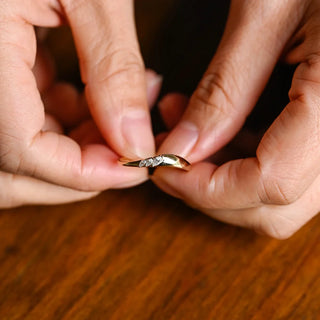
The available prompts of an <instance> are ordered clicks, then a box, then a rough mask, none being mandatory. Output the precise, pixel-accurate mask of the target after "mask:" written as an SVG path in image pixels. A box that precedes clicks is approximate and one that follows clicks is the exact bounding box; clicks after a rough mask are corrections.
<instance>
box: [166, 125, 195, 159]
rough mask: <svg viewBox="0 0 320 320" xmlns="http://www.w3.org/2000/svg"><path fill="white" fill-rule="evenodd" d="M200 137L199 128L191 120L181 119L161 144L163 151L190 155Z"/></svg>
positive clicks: (185, 155)
mask: <svg viewBox="0 0 320 320" xmlns="http://www.w3.org/2000/svg"><path fill="white" fill-rule="evenodd" d="M198 138H199V130H198V128H197V127H196V125H195V124H193V123H192V122H189V121H181V122H180V123H179V124H178V125H177V126H176V128H175V129H174V130H173V131H172V133H170V135H169V137H168V139H167V140H165V141H164V143H163V145H162V146H161V151H162V152H165V153H174V154H177V155H179V156H181V157H188V155H189V154H190V153H191V152H192V149H193V148H194V146H195V145H196V143H197V141H198Z"/></svg>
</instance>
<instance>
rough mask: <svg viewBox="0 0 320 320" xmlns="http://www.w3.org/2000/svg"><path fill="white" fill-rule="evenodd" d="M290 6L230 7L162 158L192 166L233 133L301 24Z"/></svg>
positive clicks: (236, 0)
mask: <svg viewBox="0 0 320 320" xmlns="http://www.w3.org/2000/svg"><path fill="white" fill-rule="evenodd" d="M296 2H297V1H296V0H294V1H291V2H290V3H287V2H278V1H276V0H272V1H268V5H264V3H265V2H263V1H245V2H244V1H240V0H234V1H232V4H231V9H230V14H229V18H228V22H227V26H226V30H225V33H224V36H223V39H222V41H221V43H220V46H219V48H218V50H217V53H216V54H215V56H214V59H213V60H212V62H211V64H210V66H209V68H208V70H207V72H206V73H205V75H204V77H203V79H202V80H201V82H200V84H199V86H198V88H197V89H196V91H195V93H194V94H193V96H192V98H191V101H190V104H189V107H188V108H187V110H186V112H185V114H184V116H183V117H182V119H181V121H180V122H179V124H178V125H177V126H176V128H175V129H174V130H173V132H172V133H171V134H170V135H169V137H168V139H167V140H166V141H165V142H164V144H163V145H162V147H161V151H162V152H170V153H171V152H172V153H176V154H180V155H181V156H184V157H186V158H188V159H189V161H191V162H195V161H198V160H201V159H204V158H206V157H207V156H209V155H210V154H212V153H214V152H216V151H217V150H218V149H220V148H221V147H222V146H223V145H225V144H226V143H227V142H228V141H230V139H231V138H232V137H233V136H234V135H235V134H236V133H237V132H238V131H239V129H240V127H241V126H242V125H243V123H244V121H245V119H246V117H247V115H248V114H249V112H250V111H251V110H252V108H253V106H254V105H255V103H256V101H257V99H258V97H259V95H260V94H261V92H262V90H263V88H264V87H265V85H266V83H267V81H268V78H269V76H270V74H271V72H272V70H273V68H274V65H275V63H276V62H277V60H278V58H279V56H280V55H281V52H282V50H283V48H284V46H285V44H286V41H287V40H288V38H289V37H290V35H291V34H292V33H293V31H294V30H295V28H296V26H297V24H298V22H299V21H300V19H301V16H302V14H303V10H304V6H303V5H301V6H298V7H299V10H298V12H297V10H296V8H297V4H296ZM279 21H281V23H279Z"/></svg>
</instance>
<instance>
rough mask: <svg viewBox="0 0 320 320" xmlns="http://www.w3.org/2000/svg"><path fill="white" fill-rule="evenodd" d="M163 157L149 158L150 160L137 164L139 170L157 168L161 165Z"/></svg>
mask: <svg viewBox="0 0 320 320" xmlns="http://www.w3.org/2000/svg"><path fill="white" fill-rule="evenodd" d="M163 161H164V160H163V157H162V156H156V157H151V158H147V159H144V160H141V161H140V163H139V168H143V167H146V168H150V167H157V166H159V165H160V164H161V163H163Z"/></svg>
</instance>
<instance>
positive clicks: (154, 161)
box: [152, 156, 163, 167]
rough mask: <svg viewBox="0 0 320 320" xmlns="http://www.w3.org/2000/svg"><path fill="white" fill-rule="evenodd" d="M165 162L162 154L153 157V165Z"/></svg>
mask: <svg viewBox="0 0 320 320" xmlns="http://www.w3.org/2000/svg"><path fill="white" fill-rule="evenodd" d="M162 162H163V158H162V156H156V157H154V158H153V165H152V166H153V167H156V166H158V165H159V164H161V163H162Z"/></svg>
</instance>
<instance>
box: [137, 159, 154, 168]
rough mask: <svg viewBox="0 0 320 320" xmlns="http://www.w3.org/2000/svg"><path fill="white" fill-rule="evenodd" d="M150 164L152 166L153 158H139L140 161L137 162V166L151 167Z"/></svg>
mask: <svg viewBox="0 0 320 320" xmlns="http://www.w3.org/2000/svg"><path fill="white" fill-rule="evenodd" d="M151 166H153V158H148V159H144V160H141V161H140V163H139V168H142V167H151Z"/></svg>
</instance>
